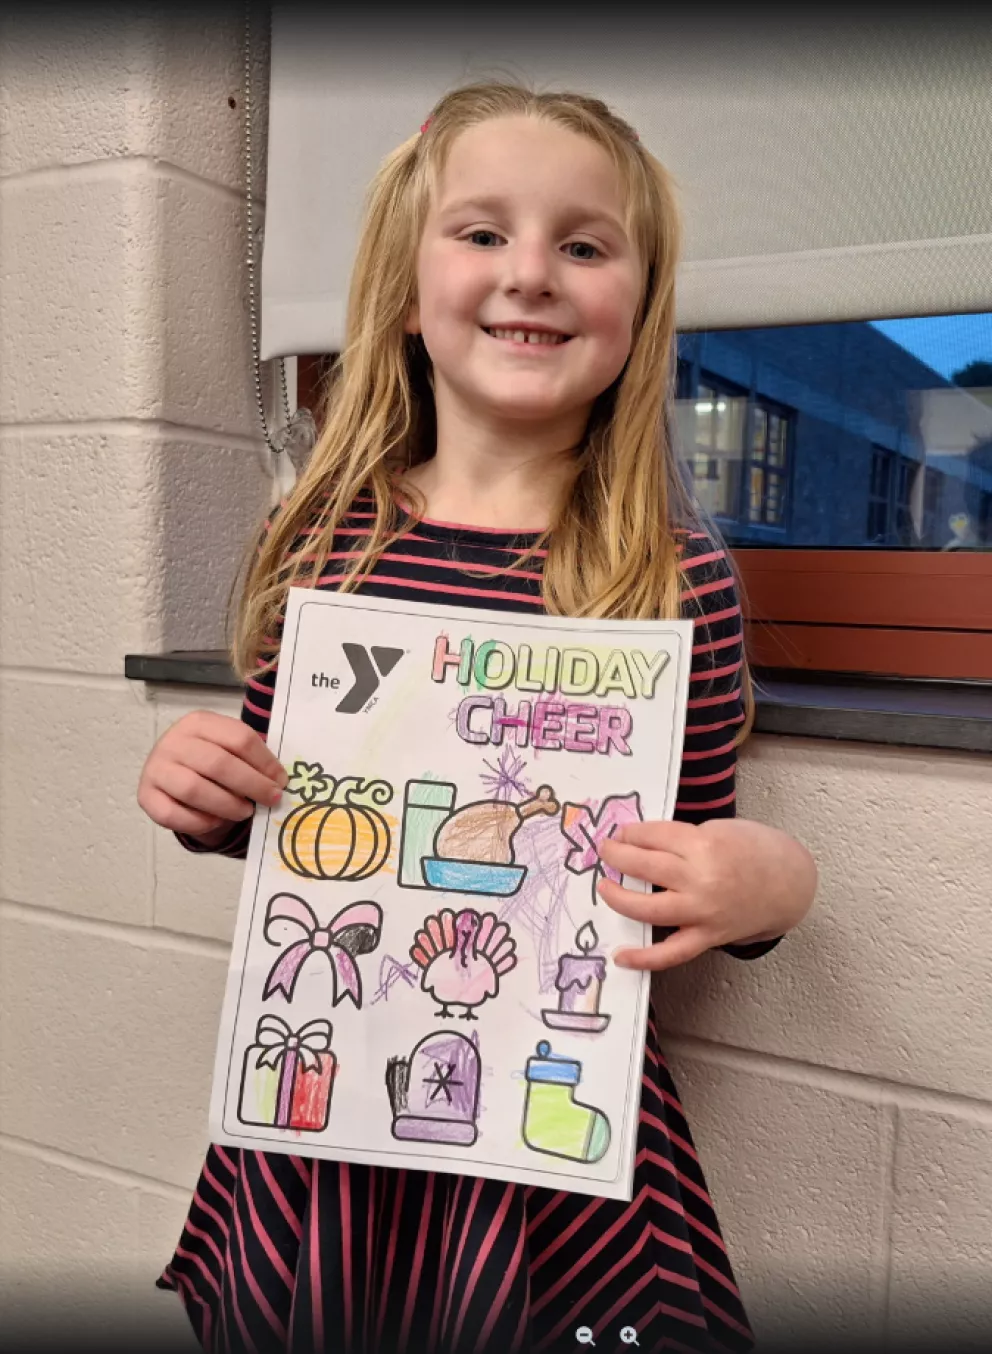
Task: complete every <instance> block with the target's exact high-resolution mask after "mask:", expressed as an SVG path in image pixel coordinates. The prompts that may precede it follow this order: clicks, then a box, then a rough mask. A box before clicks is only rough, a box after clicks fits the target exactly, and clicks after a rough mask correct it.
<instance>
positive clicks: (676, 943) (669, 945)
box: [613, 926, 710, 973]
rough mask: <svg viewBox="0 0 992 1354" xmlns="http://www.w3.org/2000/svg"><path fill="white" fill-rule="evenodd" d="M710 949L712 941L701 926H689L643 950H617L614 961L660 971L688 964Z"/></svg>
mask: <svg viewBox="0 0 992 1354" xmlns="http://www.w3.org/2000/svg"><path fill="white" fill-rule="evenodd" d="M708 949H710V943H709V941H708V940H707V938H706V935H705V933H704V932H703V930H702V929H701V928H700V927H694V926H687V927H685V928H684V929H683V930H681V931H676V932H675V934H674V935H673V936H669V937H668V939H667V940H663V941H661V943H660V944H658V945H648V946H647V947H646V948H645V949H641V950H637V949H628V950H617V952H616V954H615V955H614V956H613V962H614V963H615V964H616V966H617V967H618V968H631V969H642V970H644V969H646V970H648V971H650V972H651V973H660V972H661V971H662V970H663V969H669V968H675V967H677V965H679V964H688V963H689V961H690V960H692V959H698V958H699V956H700V955H701V954H704V953H705V952H706V951H707V950H708Z"/></svg>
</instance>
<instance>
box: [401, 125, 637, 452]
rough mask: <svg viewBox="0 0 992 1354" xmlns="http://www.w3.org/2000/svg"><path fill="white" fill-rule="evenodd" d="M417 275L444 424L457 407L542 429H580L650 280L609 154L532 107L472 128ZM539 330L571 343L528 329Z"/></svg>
mask: <svg viewBox="0 0 992 1354" xmlns="http://www.w3.org/2000/svg"><path fill="white" fill-rule="evenodd" d="M417 284H418V297H419V302H418V304H417V305H416V306H415V307H414V308H413V310H412V311H411V314H410V316H409V318H408V322H407V326H406V327H407V330H408V332H411V333H421V334H422V335H423V339H424V344H425V346H426V348H427V351H428V353H429V355H430V357H431V361H432V363H433V367H434V394H435V401H436V403H437V409H438V419H439V423H440V422H441V421H442V420H443V419H444V417H445V413H446V410H449V409H456V408H457V409H458V410H459V411H460V412H461V413H462V414H468V415H469V416H470V417H475V418H481V419H484V420H486V421H489V420H492V421H495V422H505V421H508V420H509V421H513V422H518V421H519V422H528V423H532V424H535V425H539V426H540V427H541V428H542V430H543V431H545V432H554V431H555V430H556V429H557V428H558V426H559V425H560V427H561V431H562V435H563V436H572V437H574V439H575V440H576V441H577V440H578V439H579V438H580V437H581V434H582V431H583V430H584V428H585V423H586V420H587V419H588V416H589V412H590V410H591V408H592V404H593V401H594V400H595V398H596V396H597V395H599V394H601V393H602V391H604V390H605V389H606V388H607V387H608V386H609V385H611V384H612V382H613V381H614V380H616V378H617V377H618V376H619V375H620V372H621V371H622V370H623V366H624V363H625V362H626V360H627V358H628V356H629V354H630V349H631V343H632V328H633V323H634V319H635V316H636V313H637V307H638V303H639V301H640V296H641V287H642V285H643V272H642V267H641V263H640V260H639V258H638V257H637V252H636V250H635V247H634V245H633V242H632V241H631V240H630V239H629V238H628V236H627V233H626V231H625V229H624V225H623V204H622V198H621V192H620V179H619V175H618V173H617V171H616V169H615V168H614V166H613V164H612V162H611V161H610V158H609V156H608V155H607V154H606V152H605V151H603V150H602V149H601V148H600V147H599V146H597V145H596V144H595V143H594V142H592V141H590V140H588V139H587V138H586V137H584V136H580V135H578V134H577V133H575V132H571V131H568V130H567V129H565V128H563V127H559V126H557V125H555V124H553V123H547V122H541V121H538V120H536V119H534V118H529V117H520V116H514V117H503V118H494V119H492V120H490V121H488V122H484V123H482V124H480V125H479V126H476V127H471V128H469V129H468V130H467V131H465V132H463V133H461V135H460V136H458V138H457V139H456V140H455V141H454V143H453V144H452V146H451V149H450V152H449V156H448V161H447V164H446V166H445V169H444V173H443V175H442V177H441V180H440V184H439V191H438V194H437V200H436V201H434V202H432V204H431V208H430V211H429V214H428V218H427V221H426V224H425V229H424V234H423V238H422V240H421V244H420V249H419V253H418V257H417ZM494 330H495V331H497V332H495V333H494V332H493V331H494ZM534 330H545V331H552V332H553V334H555V335H558V336H564V337H565V339H566V341H561V339H560V338H559V339H558V341H556V342H554V343H553V344H549V343H547V342H546V341H542V342H540V343H533V342H531V341H530V339H527V340H526V341H521V334H522V333H523V335H524V336H525V337H526V335H528V334H530V333H532V332H533V331H534ZM507 331H510V335H509V336H508V334H507ZM547 337H548V335H547V334H545V335H544V338H545V339H547ZM571 444H574V443H566V444H565V445H571Z"/></svg>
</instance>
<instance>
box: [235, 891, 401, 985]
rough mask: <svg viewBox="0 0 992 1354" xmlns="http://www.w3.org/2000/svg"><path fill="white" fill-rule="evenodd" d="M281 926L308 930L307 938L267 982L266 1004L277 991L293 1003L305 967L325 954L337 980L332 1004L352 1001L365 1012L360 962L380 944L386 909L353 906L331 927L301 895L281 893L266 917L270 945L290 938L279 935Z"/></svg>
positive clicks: (293, 948) (281, 961)
mask: <svg viewBox="0 0 992 1354" xmlns="http://www.w3.org/2000/svg"><path fill="white" fill-rule="evenodd" d="M279 922H285V923H288V924H289V925H290V926H293V927H296V928H297V929H298V930H299V931H302V933H303V934H302V937H301V938H300V939H299V940H296V941H294V942H293V944H292V945H290V947H289V949H288V950H286V951H284V952H283V954H281V955H280V956H279V958H278V959H277V960H276V962H275V964H274V965H273V966H272V969H271V971H270V973H269V976H268V978H266V980H265V987H264V989H263V991H262V998H263V1000H264V999H265V998H266V997H271V996H272V995H273V994H274V993H276V992H283V993H284V994H285V996H286V1000H287V1001H292V999H293V989H294V988H295V986H296V980H297V978H298V977H299V974H300V969H301V968H302V967H303V965H304V964H305V963H306V961H307V960H308V959H309V958H310V956H311V955H312V954H323V955H326V956H327V960H328V962H329V963H330V966H331V973H332V975H333V979H334V999H333V1001H332V1003H331V1005H332V1006H337V1004H338V1002H341V1001H344V999H345V997H346V996H348V997H351V999H352V1001H353V1002H354V1003H355V1005H356V1006H357V1007H358V1009H359V1010H361V1006H362V978H361V974H360V973H359V971H358V965H357V964H356V963H355V960H356V959H357V958H358V956H359V955H360V954H369V953H370V952H371V951H372V950H374V949H375V947H376V946H377V945H378V944H379V939H380V936H381V935H382V908H381V907H380V906H379V904H378V903H371V902H362V903H351V904H349V906H348V907H344V908H342V909H341V911H340V912H339V913H338V914H337V916H335V917H333V918H332V919H331V921H330V922H329V923H328V924H327V926H318V924H317V918H316V916H315V915H314V912H313V909H312V908H311V907H310V906H309V904H308V903H305V902H304V901H303V899H302V898H298V897H297V896H296V894H295V893H277V894H275V895H274V896H273V897H272V898H270V899H269V903H268V907H267V908H266V913H265V939H266V940H267V941H268V942H269V944H270V945H281V944H283V943H284V939H285V938H284V937H280V936H273V935H272V934H271V932H272V928H273V927H274V926H275V925H276V924H277V923H279Z"/></svg>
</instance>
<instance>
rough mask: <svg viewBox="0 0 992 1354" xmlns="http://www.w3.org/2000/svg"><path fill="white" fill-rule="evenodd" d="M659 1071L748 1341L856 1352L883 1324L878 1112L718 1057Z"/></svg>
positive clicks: (884, 1128)
mask: <svg viewBox="0 0 992 1354" xmlns="http://www.w3.org/2000/svg"><path fill="white" fill-rule="evenodd" d="M670 1065H671V1067H672V1071H673V1075H674V1077H675V1080H676V1083H677V1085H678V1086H679V1089H680V1092H681V1094H682V1097H683V1102H684V1104H685V1109H686V1114H687V1117H688V1121H689V1124H690V1126H691V1129H692V1133H693V1136H694V1139H695V1143H696V1147H697V1149H698V1152H699V1156H700V1160H701V1162H702V1165H703V1169H704V1171H705V1173H706V1177H707V1181H708V1184H709V1186H710V1191H711V1194H712V1196H713V1200H714V1204H715V1207H716V1212H717V1216H718V1218H719V1219H720V1224H721V1227H722V1229H723V1231H724V1234H725V1239H726V1242H727V1247H728V1250H729V1253H730V1257H731V1260H732V1262H733V1264H734V1266H735V1271H736V1273H737V1276H738V1279H739V1281H740V1285H741V1292H742V1294H743V1297H744V1301H745V1306H746V1307H747V1310H748V1313H749V1316H750V1319H751V1322H752V1325H753V1326H754V1328H755V1331H756V1333H757V1336H758V1341H759V1346H760V1343H761V1340H762V1339H765V1340H768V1341H769V1342H770V1344H771V1347H772V1348H776V1349H778V1348H783V1349H785V1348H788V1349H795V1348H801V1347H802V1346H803V1343H804V1341H803V1337H810V1336H812V1335H814V1334H815V1335H816V1337H817V1343H816V1347H817V1348H834V1347H835V1344H836V1345H838V1346H839V1344H840V1342H841V1341H843V1340H848V1339H855V1340H858V1341H861V1342H862V1343H860V1344H858V1345H857V1348H864V1347H865V1346H864V1343H863V1342H864V1337H865V1336H866V1335H868V1336H869V1337H873V1338H877V1337H878V1336H879V1335H880V1334H881V1331H882V1323H883V1319H884V1296H885V1283H884V1255H885V1229H884V1208H883V1199H884V1191H885V1177H886V1170H887V1166H888V1162H889V1157H890V1153H891V1124H890V1122H889V1117H888V1116H887V1112H886V1111H885V1110H884V1109H883V1108H882V1107H881V1106H879V1105H877V1104H871V1103H870V1102H865V1101H862V1100H855V1099H853V1098H849V1097H845V1096H843V1095H840V1094H837V1093H836V1092H834V1091H832V1090H828V1089H826V1088H823V1087H818V1086H815V1085H803V1084H801V1083H797V1082H793V1081H779V1080H776V1079H775V1078H774V1077H772V1076H765V1075H759V1074H757V1073H756V1072H753V1071H743V1070H740V1069H739V1068H735V1067H731V1066H727V1065H725V1064H723V1065H722V1064H721V1063H720V1062H719V1057H718V1055H716V1056H715V1057H714V1059H713V1061H712V1062H711V1061H709V1060H708V1059H707V1061H705V1062H703V1061H702V1060H700V1059H699V1058H698V1057H693V1056H691V1055H688V1054H681V1053H679V1054H676V1055H672V1056H671V1057H670ZM869 1347H872V1348H874V1347H875V1346H874V1345H871V1346H869Z"/></svg>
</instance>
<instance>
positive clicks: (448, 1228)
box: [159, 501, 776, 1354]
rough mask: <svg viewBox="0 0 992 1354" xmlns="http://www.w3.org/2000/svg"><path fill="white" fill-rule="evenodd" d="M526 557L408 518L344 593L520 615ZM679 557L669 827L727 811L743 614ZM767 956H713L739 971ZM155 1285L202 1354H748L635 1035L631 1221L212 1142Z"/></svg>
mask: <svg viewBox="0 0 992 1354" xmlns="http://www.w3.org/2000/svg"><path fill="white" fill-rule="evenodd" d="M365 506H366V505H364V504H362V503H361V501H359V503H358V504H356V511H355V512H354V513H353V514H352V516H351V517H350V518H349V519H347V521H346V522H345V523H344V527H343V529H342V530H341V531H340V532H339V534H338V536H337V537H336V539H335V542H334V544H335V551H334V553H333V554H332V556H331V558H330V561H329V563H328V566H327V568H326V570H325V572H324V574H323V575H322V577H321V579H320V580H319V582H318V586H320V587H333V586H334V580H333V574H334V572H335V570H340V568H341V567H342V561H344V560H345V559H347V558H351V557H353V552H354V551H355V550H356V549H359V548H360V546H361V541H362V537H363V536H364V535H366V534H367V532H368V522H369V517H370V516H371V514H370V513H369V512H368V511H366V510H365ZM534 539H535V538H534V537H528V536H525V535H520V534H518V535H511V534H509V533H506V532H500V531H490V530H483V529H480V528H475V527H473V528H466V527H460V526H457V525H453V524H451V523H444V522H432V521H425V522H422V523H420V524H418V525H417V526H416V527H415V528H414V529H412V530H408V531H407V532H406V534H405V535H404V536H403V538H402V540H400V541H399V542H397V543H396V544H394V545H393V546H392V547H391V548H390V550H389V551H388V553H387V554H385V555H384V556H383V557H382V558H381V559H380V561H379V562H378V564H377V566H376V568H375V570H374V573H373V575H372V576H371V577H370V578H369V579H368V580H367V581H365V582H364V583H363V584H362V591H364V592H365V593H367V594H368V595H370V596H374V597H383V598H390V599H394V600H397V601H404V600H415V601H421V602H422V601H437V602H439V603H445V604H447V605H462V606H475V607H486V608H488V609H492V610H500V611H515V612H531V613H533V614H538V613H540V612H541V611H542V603H541V597H540V582H541V580H540V558H539V557H538V558H535V559H534V560H532V561H528V565H527V567H526V568H522V569H520V570H514V571H513V572H511V573H507V572H506V566H507V564H508V563H509V562H511V561H512V560H513V559H514V558H515V557H516V556H517V554H518V553H519V552H520V551H521V549H523V548H524V547H525V546H527V545H528V544H529V543H531V542H532V541H533V540H534ZM680 540H681V541H682V546H681V549H682V555H683V561H684V565H685V567H686V571H687V573H686V577H687V580H688V581H689V582H690V583H691V587H689V588H687V590H686V592H685V594H684V599H685V603H686V608H685V614H686V615H687V616H692V618H693V619H694V623H695V627H696V642H695V644H694V648H693V662H692V676H691V690H690V699H689V711H688V722H687V729H686V738H685V752H684V758H683V764H682V774H681V780H680V787H679V794H678V803H677V808H676V817H677V818H678V819H680V820H682V821H684V822H689V823H699V822H702V821H703V820H705V819H706V818H710V817H730V816H733V814H734V793H735V792H734V779H735V761H736V758H735V751H734V747H733V738H734V734H735V732H736V727H737V726H738V725H739V724H740V723H741V721H742V719H743V712H742V704H741V682H740V675H741V637H742V628H741V613H740V606H739V604H738V600H737V596H736V594H735V589H734V584H733V579H732V574H731V571H730V569H729V567H728V564H727V561H726V559H725V557H724V553H723V551H722V550H720V549H718V548H716V547H715V545H714V543H713V542H712V541H711V540H710V539H709V538H708V537H706V536H704V535H702V534H698V533H694V532H692V533H682V534H681V535H680ZM466 568H467V569H469V570H471V572H466ZM273 684H274V674H272V673H267V674H265V675H264V677H263V678H259V679H257V680H252V681H250V682H249V684H248V687H247V690H246V693H245V698H244V705H243V710H242V719H243V720H244V721H245V723H247V724H249V725H250V726H251V727H252V728H253V729H256V730H257V731H258V732H259V733H260V734H262V735H263V736H264V735H265V733H266V731H267V729H268V722H269V714H270V711H271V708H272V696H273ZM249 833H250V820H248V821H247V822H245V823H240V824H237V825H236V826H234V827H233V828H232V831H231V834H230V836H229V838H227V839H226V840H225V841H224V842H222V843H221V845H220V846H219V847H217V848H215V849H216V850H219V851H220V852H221V853H222V854H224V855H228V856H234V857H242V858H243V857H244V856H245V854H246V851H247V843H248V837H249ZM180 840H181V841H182V842H183V844H184V845H185V846H187V847H188V848H189V849H190V850H197V849H199V850H202V849H203V848H202V847H200V846H199V844H198V843H196V842H195V841H194V840H192V839H190V838H187V837H182V836H180ZM656 938H659V937H658V936H656ZM775 943H776V942H774V941H772V942H770V943H766V944H759V945H754V946H751V947H743V946H736V947H729V948H730V950H731V952H732V953H733V954H734V955H736V956H738V957H740V958H743V959H749V958H756V957H757V956H758V955H760V954H764V953H766V952H767V951H768V950H769V949H771V948H772V945H774V944H775ZM159 1286H160V1287H162V1288H169V1289H173V1290H174V1291H175V1292H176V1293H178V1295H179V1297H180V1298H181V1299H182V1301H183V1303H184V1304H185V1307H186V1311H187V1313H188V1315H189V1317H190V1320H191V1321H192V1324H193V1327H194V1329H195V1332H196V1335H197V1337H198V1339H199V1341H200V1343H201V1345H202V1346H203V1348H204V1349H205V1350H207V1351H211V1352H213V1351H217V1352H218V1354H219V1352H220V1351H228V1350H231V1351H234V1350H237V1351H239V1354H240V1352H241V1351H245V1352H246V1354H248V1352H254V1351H257V1354H270V1352H271V1354H275V1351H280V1352H281V1351H287V1352H288V1351H292V1354H303V1352H304V1351H315V1350H328V1351H335V1354H338V1352H340V1354H463V1351H464V1354H469V1351H477V1352H478V1354H485V1352H486V1351H494V1354H495V1352H497V1351H498V1354H516V1352H517V1351H520V1352H521V1354H523V1351H527V1352H528V1354H545V1352H546V1354H553V1352H554V1351H559V1350H560V1351H574V1350H576V1349H577V1348H579V1346H578V1345H577V1344H576V1342H575V1331H576V1329H577V1328H578V1327H579V1326H588V1327H590V1328H591V1330H592V1333H593V1336H592V1338H593V1340H594V1341H595V1348H596V1350H597V1354H614V1352H615V1351H620V1350H626V1349H627V1348H629V1347H630V1346H628V1345H625V1344H622V1343H621V1341H620V1331H621V1329H622V1328H623V1327H624V1326H633V1327H634V1328H635V1330H636V1331H637V1339H638V1345H639V1348H640V1350H641V1351H644V1354H647V1351H654V1350H661V1349H692V1350H699V1349H709V1350H717V1349H727V1350H747V1349H749V1348H750V1347H751V1345H752V1343H753V1340H752V1336H751V1332H750V1330H749V1327H748V1321H747V1316H746V1314H745V1311H744V1308H743V1305H742V1303H741V1298H740V1294H739V1292H738V1289H737V1285H736V1283H735V1280H734V1274H733V1270H732V1267H731V1264H730V1260H729V1259H728V1256H727V1252H726V1249H725V1247H724V1243H723V1239H722V1237H721V1234H720V1226H719V1223H718V1221H717V1218H716V1215H715V1213H714V1210H713V1204H712V1202H711V1200H710V1197H709V1194H708V1193H707V1189H706V1181H705V1179H704V1176H703V1171H702V1168H701V1166H700V1162H699V1158H698V1156H697V1154H696V1149H695V1147H694V1146H693V1142H692V1137H691V1134H690V1132H689V1128H688V1125H687V1124H686V1120H685V1116H684V1114H683V1111H682V1106H681V1104H680V1102H679V1096H678V1092H677V1090H676V1088H675V1085H674V1083H673V1081H672V1078H671V1076H670V1074H669V1071H668V1068H667V1066H666V1064H665V1061H664V1058H663V1057H662V1055H661V1053H660V1052H659V1049H658V1042H657V1035H656V1030H655V1025H654V1020H653V1019H649V1022H648V1034H647V1044H646V1049H645V1058H644V1071H643V1080H642V1094H641V1108H640V1118H639V1127H638V1148H637V1157H636V1170H635V1176H634V1192H633V1200H632V1202H630V1203H626V1202H624V1201H619V1202H617V1201H614V1200H609V1199H599V1198H591V1197H589V1196H588V1195H581V1194H569V1193H560V1192H557V1191H554V1190H551V1189H546V1188H532V1187H525V1186H522V1185H512V1184H506V1183H504V1182H502V1181H498V1180H482V1179H476V1178H472V1177H465V1176H459V1175H448V1174H440V1173H433V1172H423V1171H413V1170H394V1169H391V1168H386V1167H379V1166H373V1167H370V1166H363V1165H350V1164H347V1163H339V1162H333V1161H322V1160H310V1159H306V1158H303V1157H296V1156H288V1155H281V1154H275V1153H262V1152H253V1151H248V1150H236V1149H232V1148H227V1147H221V1146H217V1145H213V1146H211V1147H210V1148H209V1150H208V1153H207V1157H206V1161H205V1162H204V1165H203V1170H202V1173H201V1176H200V1180H199V1183H198V1185H197V1188H196V1192H195V1194H194V1197H193V1201H192V1205H191V1207H190V1211H189V1216H188V1219H187V1222H186V1225H185V1228H184V1230H183V1233H182V1237H181V1238H180V1241H179V1244H178V1246H177V1247H176V1251H175V1254H174V1256H173V1258H172V1260H171V1261H170V1263H169V1264H168V1265H167V1266H166V1268H165V1271H164V1273H163V1275H162V1277H161V1278H160V1279H159Z"/></svg>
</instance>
